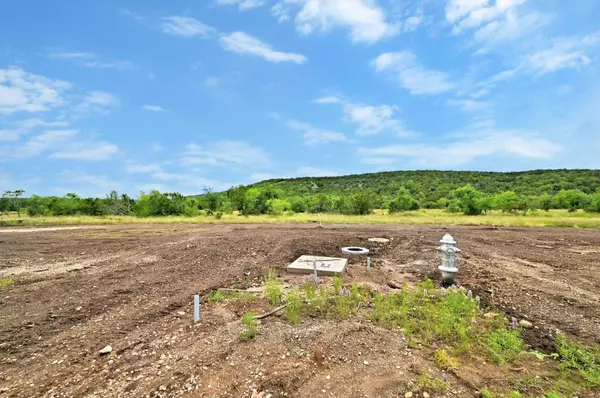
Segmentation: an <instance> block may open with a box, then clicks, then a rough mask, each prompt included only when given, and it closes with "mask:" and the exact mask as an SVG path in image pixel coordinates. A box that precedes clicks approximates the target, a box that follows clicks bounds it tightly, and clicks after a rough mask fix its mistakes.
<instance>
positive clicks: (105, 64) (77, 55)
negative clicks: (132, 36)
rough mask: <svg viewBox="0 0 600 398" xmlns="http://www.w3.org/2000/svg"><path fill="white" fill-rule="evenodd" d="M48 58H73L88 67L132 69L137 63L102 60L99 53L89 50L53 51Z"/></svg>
mask: <svg viewBox="0 0 600 398" xmlns="http://www.w3.org/2000/svg"><path fill="white" fill-rule="evenodd" d="M47 57H48V58H52V59H65V60H72V61H75V62H76V63H78V64H79V65H83V66H86V67H88V68H100V69H116V70H132V69H136V65H135V64H134V63H133V62H131V61H124V60H102V59H101V58H100V57H99V56H98V55H96V54H94V53H88V52H53V53H48V54H47Z"/></svg>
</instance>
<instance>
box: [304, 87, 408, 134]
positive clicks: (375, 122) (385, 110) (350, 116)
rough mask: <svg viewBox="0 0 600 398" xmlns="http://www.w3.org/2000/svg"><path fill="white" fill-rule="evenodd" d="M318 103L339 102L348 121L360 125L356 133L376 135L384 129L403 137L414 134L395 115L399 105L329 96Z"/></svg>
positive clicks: (316, 101) (318, 100)
mask: <svg viewBox="0 0 600 398" xmlns="http://www.w3.org/2000/svg"><path fill="white" fill-rule="evenodd" d="M314 102H315V103H317V104H338V105H340V106H341V107H342V110H343V114H344V118H343V120H344V121H345V122H347V123H353V124H356V125H358V129H357V130H356V134H358V135H374V134H379V133H381V132H383V131H391V132H394V133H396V134H398V135H399V136H402V137H410V136H413V135H414V133H413V132H412V131H410V130H408V129H407V128H405V127H404V123H403V122H402V121H401V120H400V119H398V118H396V117H394V115H395V113H396V112H397V111H398V107H396V106H391V105H367V104H362V103H358V102H353V101H350V100H347V99H344V98H339V97H335V96H327V97H323V98H319V99H317V100H315V101H314Z"/></svg>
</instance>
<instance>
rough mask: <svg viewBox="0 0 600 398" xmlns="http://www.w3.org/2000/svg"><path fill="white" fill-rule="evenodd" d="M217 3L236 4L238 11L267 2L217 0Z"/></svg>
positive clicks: (257, 0)
mask: <svg viewBox="0 0 600 398" xmlns="http://www.w3.org/2000/svg"><path fill="white" fill-rule="evenodd" d="M217 4H219V5H236V4H237V6H238V8H239V9H240V11H246V10H250V9H252V8H257V7H262V6H264V5H265V4H267V1H266V0H217Z"/></svg>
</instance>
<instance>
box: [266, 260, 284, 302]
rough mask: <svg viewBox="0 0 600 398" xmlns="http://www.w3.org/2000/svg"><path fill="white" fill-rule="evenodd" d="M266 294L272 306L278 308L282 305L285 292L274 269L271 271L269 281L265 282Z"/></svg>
mask: <svg viewBox="0 0 600 398" xmlns="http://www.w3.org/2000/svg"><path fill="white" fill-rule="evenodd" d="M265 294H266V296H267V299H268V300H269V303H271V305H273V306H277V305H279V304H281V299H282V298H283V290H282V289H281V283H279V280H278V279H277V273H276V272H275V270H274V269H273V268H271V269H270V270H269V273H268V275H267V279H266V280H265Z"/></svg>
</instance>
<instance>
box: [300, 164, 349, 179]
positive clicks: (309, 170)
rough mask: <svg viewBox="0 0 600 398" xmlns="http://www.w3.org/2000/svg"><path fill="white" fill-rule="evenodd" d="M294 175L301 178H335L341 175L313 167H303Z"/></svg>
mask: <svg viewBox="0 0 600 398" xmlns="http://www.w3.org/2000/svg"><path fill="white" fill-rule="evenodd" d="M294 174H296V175H297V176H299V177H333V176H337V175H339V173H336V172H335V171H331V170H326V169H320V168H317V167H312V166H306V167H301V168H299V169H297V170H296V171H295V173H294Z"/></svg>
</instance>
